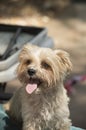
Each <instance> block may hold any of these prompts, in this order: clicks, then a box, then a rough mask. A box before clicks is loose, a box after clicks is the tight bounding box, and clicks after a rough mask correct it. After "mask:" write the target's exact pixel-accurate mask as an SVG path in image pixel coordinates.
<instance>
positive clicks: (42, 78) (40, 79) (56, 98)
mask: <svg viewBox="0 0 86 130" xmlns="http://www.w3.org/2000/svg"><path fill="white" fill-rule="evenodd" d="M71 66H72V65H71V62H70V60H69V55H68V53H67V52H65V51H62V50H52V49H49V48H40V47H37V46H31V45H25V46H24V48H23V49H22V51H21V53H20V55H19V66H18V69H17V74H18V78H19V80H20V81H21V83H22V87H21V88H20V89H19V90H18V91H17V92H16V93H15V94H14V96H13V97H12V99H11V101H10V102H9V104H8V106H9V107H8V114H9V116H10V117H12V118H13V119H16V120H17V121H19V122H22V129H23V130H70V126H71V121H70V119H69V109H68V102H69V98H68V97H67V94H66V90H65V88H64V86H63V80H64V78H65V76H66V75H67V74H68V73H69V72H70V70H71ZM29 69H33V70H35V73H34V74H33V75H29V74H28V70H29ZM28 83H30V84H34V83H35V84H37V88H36V90H34V91H33V92H32V93H31V94H28V92H27V91H26V86H27V84H28Z"/></svg>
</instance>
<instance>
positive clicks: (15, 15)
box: [0, 0, 86, 129]
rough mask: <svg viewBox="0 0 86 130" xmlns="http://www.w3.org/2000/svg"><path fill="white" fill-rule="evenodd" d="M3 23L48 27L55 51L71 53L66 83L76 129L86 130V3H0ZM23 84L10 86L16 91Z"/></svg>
mask: <svg viewBox="0 0 86 130" xmlns="http://www.w3.org/2000/svg"><path fill="white" fill-rule="evenodd" d="M0 23H4V24H16V25H24V26H26V25H28V26H36V27H46V28H47V29H48V34H49V35H50V36H51V37H52V39H53V40H54V49H56V48H60V49H64V50H66V51H68V52H69V53H70V57H71V61H72V63H73V70H72V73H71V75H70V76H69V77H68V78H67V80H66V81H65V84H66V86H67V89H69V90H68V93H69V97H70V105H69V107H70V112H71V114H70V116H71V119H72V123H73V125H74V126H78V127H82V128H85V129H86V119H85V117H86V0H0ZM19 86H20V83H19V82H18V81H17V80H13V81H11V82H9V83H8V86H7V87H6V92H9V91H10V92H14V91H15V90H16V89H17V88H18V87H19Z"/></svg>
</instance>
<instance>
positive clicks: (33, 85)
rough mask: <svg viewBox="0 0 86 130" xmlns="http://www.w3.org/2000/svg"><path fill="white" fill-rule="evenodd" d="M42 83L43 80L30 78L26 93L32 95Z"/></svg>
mask: <svg viewBox="0 0 86 130" xmlns="http://www.w3.org/2000/svg"><path fill="white" fill-rule="evenodd" d="M41 83H42V80H40V79H32V78H30V79H29V82H28V84H27V85H26V92H27V93H28V94H32V93H33V92H34V91H35V90H36V89H37V88H38V87H39V85H40V84H41Z"/></svg>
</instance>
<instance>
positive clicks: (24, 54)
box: [19, 45, 28, 62]
mask: <svg viewBox="0 0 86 130" xmlns="http://www.w3.org/2000/svg"><path fill="white" fill-rule="evenodd" d="M27 53H28V46H27V45H24V46H23V48H22V50H21V52H20V54H19V62H21V61H22V60H24V59H26V58H28V57H27Z"/></svg>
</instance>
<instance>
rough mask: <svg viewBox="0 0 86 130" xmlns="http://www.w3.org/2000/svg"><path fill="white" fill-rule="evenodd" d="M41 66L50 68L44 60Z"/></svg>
mask: <svg viewBox="0 0 86 130" xmlns="http://www.w3.org/2000/svg"><path fill="white" fill-rule="evenodd" d="M41 66H42V67H43V68H45V69H49V68H50V65H48V63H46V62H44V61H43V62H42V63H41Z"/></svg>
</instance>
